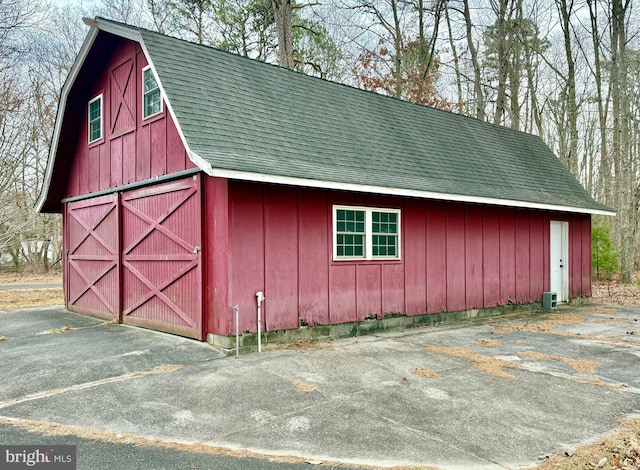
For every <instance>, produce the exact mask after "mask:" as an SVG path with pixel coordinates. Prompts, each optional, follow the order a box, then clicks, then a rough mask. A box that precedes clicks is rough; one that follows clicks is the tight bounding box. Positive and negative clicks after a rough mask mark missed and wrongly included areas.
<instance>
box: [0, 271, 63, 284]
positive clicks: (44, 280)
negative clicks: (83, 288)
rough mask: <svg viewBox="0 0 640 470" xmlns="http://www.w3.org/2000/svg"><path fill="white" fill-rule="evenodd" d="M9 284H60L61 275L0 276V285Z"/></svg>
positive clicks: (6, 274)
mask: <svg viewBox="0 0 640 470" xmlns="http://www.w3.org/2000/svg"><path fill="white" fill-rule="evenodd" d="M11 284H62V274H60V273H52V274H22V273H5V274H0V285H11Z"/></svg>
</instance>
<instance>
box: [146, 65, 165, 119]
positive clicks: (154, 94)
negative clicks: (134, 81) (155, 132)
mask: <svg viewBox="0 0 640 470" xmlns="http://www.w3.org/2000/svg"><path fill="white" fill-rule="evenodd" d="M161 112H162V97H161V96H160V87H159V86H158V81H157V80H156V77H155V75H154V74H153V70H152V69H151V67H150V66H146V67H145V68H143V69H142V119H147V118H150V117H151V116H155V115H156V114H160V113H161Z"/></svg>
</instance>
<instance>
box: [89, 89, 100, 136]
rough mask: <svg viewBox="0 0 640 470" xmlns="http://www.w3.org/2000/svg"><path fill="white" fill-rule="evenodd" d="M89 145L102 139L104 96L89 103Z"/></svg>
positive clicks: (97, 97)
mask: <svg viewBox="0 0 640 470" xmlns="http://www.w3.org/2000/svg"><path fill="white" fill-rule="evenodd" d="M88 115H89V143H90V144H92V143H93V142H97V141H98V140H100V139H102V95H98V96H96V97H95V98H93V99H92V100H91V101H89V110H88Z"/></svg>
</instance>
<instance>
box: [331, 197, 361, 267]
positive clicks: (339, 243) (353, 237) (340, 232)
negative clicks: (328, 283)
mask: <svg viewBox="0 0 640 470" xmlns="http://www.w3.org/2000/svg"><path fill="white" fill-rule="evenodd" d="M364 217H365V212H364V211H357V210H348V209H338V210H336V256H337V257H351V258H353V257H358V258H363V257H364V256H365V248H364V240H365V237H364V235H363V234H364V233H365V224H364Z"/></svg>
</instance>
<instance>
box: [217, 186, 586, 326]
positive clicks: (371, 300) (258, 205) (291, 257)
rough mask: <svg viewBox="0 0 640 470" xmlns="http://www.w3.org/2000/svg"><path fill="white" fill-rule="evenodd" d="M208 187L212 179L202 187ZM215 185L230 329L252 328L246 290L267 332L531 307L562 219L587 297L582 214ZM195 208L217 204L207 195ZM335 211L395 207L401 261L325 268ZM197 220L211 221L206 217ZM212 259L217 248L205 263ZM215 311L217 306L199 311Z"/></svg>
mask: <svg viewBox="0 0 640 470" xmlns="http://www.w3.org/2000/svg"><path fill="white" fill-rule="evenodd" d="M213 180H215V179H213ZM216 184H221V183H211V185H216ZM225 186H228V204H229V225H228V227H227V226H225V227H224V231H225V233H228V235H229V256H230V258H229V259H227V262H228V269H229V274H228V277H229V291H228V304H227V305H236V304H237V305H238V306H239V308H240V331H241V332H244V331H251V332H255V331H256V318H255V316H256V315H255V311H256V299H255V293H256V292H257V291H260V290H262V291H264V293H265V295H266V302H265V304H264V314H265V327H266V329H267V330H269V331H272V330H280V329H289V328H296V327H298V326H299V325H314V324H329V323H344V322H352V321H359V320H363V319H365V318H367V317H371V316H377V317H382V316H384V315H386V314H395V313H404V314H407V315H418V314H423V313H435V312H442V311H457V310H468V309H474V308H488V307H495V306H498V305H507V304H517V303H531V302H539V301H541V298H542V292H543V291H544V290H548V288H549V260H548V258H549V223H550V221H551V220H567V221H569V225H570V227H571V228H570V234H569V237H570V240H569V243H570V258H571V259H570V268H569V269H570V290H571V292H570V295H571V297H576V296H580V295H590V294H591V274H590V262H589V261H588V260H590V250H591V248H590V247H591V244H590V237H591V226H590V216H589V215H580V214H569V215H567V214H560V213H553V212H547V211H540V210H529V209H514V208H510V207H496V206H483V205H477V204H469V203H454V202H444V201H434V200H424V201H423V200H417V199H403V198H397V197H384V196H373V195H365V194H351V193H343V192H339V191H327V190H314V189H304V188H300V189H296V188H293V187H283V186H276V185H267V184H258V183H249V182H240V181H229V182H225ZM206 200H207V204H209V205H211V206H216V202H215V201H214V202H212V201H211V200H210V196H208V197H207V198H206ZM334 204H345V205H359V206H371V207H388V208H400V209H401V210H402V258H401V259H400V260H398V261H334V260H333V259H332V249H333V246H332V206H333V205H334ZM219 210H224V205H219ZM207 214H208V215H207V216H208V217H214V216H215V210H211V211H207ZM207 226H208V227H211V224H207ZM209 237H210V238H209V239H210V240H211V239H212V238H213V237H212V236H211V235H210V236H209ZM215 243H216V241H215V239H214V244H215ZM210 249H211V248H210ZM213 250H214V251H215V248H213ZM223 259H225V258H224V256H223V254H222V253H220V251H218V256H215V257H214V260H213V261H212V262H213V263H214V264H215V262H216V261H215V260H223ZM209 264H211V262H210V263H209ZM214 269H217V270H218V272H217V274H216V276H218V278H219V277H220V276H223V277H224V269H221V268H212V267H211V266H209V267H208V270H209V271H210V272H211V273H212V276H213V270H214ZM209 282H211V280H209V281H208V282H207V283H209ZM214 284H215V285H216V286H219V285H220V283H218V282H215V281H214ZM223 308H224V307H223V302H222V300H221V299H220V298H219V299H218V301H217V303H216V304H215V307H211V306H210V307H209V308H208V311H210V312H212V311H220V310H221V309H223ZM214 316H215V315H214ZM225 318H228V321H227V322H226V325H224V324H222V323H224V322H220V321H219V320H216V319H211V318H210V320H209V326H210V328H211V330H210V332H212V333H217V334H223V335H226V334H231V332H232V331H233V328H234V327H233V319H232V315H227V316H225Z"/></svg>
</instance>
